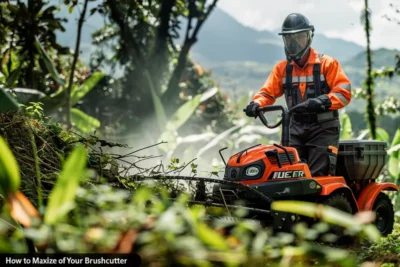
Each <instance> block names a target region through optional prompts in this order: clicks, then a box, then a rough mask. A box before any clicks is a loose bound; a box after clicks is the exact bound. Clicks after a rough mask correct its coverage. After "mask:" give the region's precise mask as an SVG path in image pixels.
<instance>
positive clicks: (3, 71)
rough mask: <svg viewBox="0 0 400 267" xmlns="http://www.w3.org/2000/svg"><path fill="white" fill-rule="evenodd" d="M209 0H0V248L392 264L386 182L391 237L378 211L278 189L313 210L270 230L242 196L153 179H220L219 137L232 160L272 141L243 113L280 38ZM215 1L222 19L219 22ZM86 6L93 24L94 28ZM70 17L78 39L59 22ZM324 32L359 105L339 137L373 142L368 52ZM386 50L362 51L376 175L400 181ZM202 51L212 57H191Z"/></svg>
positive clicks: (155, 260)
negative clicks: (236, 199)
mask: <svg viewBox="0 0 400 267" xmlns="http://www.w3.org/2000/svg"><path fill="white" fill-rule="evenodd" d="M217 2H218V1H217V0H214V1H205V0H190V1H184V0H174V1H162V0H156V1H128V0H121V1H101V2H99V1H97V0H94V1H92V0H85V1H68V0H67V1H61V2H59V3H55V2H54V1H42V0H35V1H33V0H28V1H22V0H17V1H8V2H7V1H6V2H5V1H3V2H1V3H0V11H1V14H2V16H0V60H1V63H2V65H1V68H0V209H1V214H0V252H2V253H3V252H4V253H10V252H16V253H26V252H34V253H92V252H101V253H131V252H135V253H138V254H139V255H140V256H141V258H142V260H143V265H142V266H154V264H156V265H157V264H158V265H160V266H176V265H178V264H180V265H191V266H192V265H196V266H213V265H216V264H220V265H224V266H225V265H226V266H243V265H244V266H259V265H266V266H359V265H361V264H365V263H366V262H368V261H374V262H377V263H378V264H386V265H384V266H390V264H393V265H396V264H398V263H399V257H398V253H399V251H398V247H399V245H400V244H399V243H398V240H399V238H400V236H399V233H400V232H399V231H400V228H399V215H400V214H399V212H398V210H400V197H399V194H398V193H396V192H390V193H389V194H388V195H389V196H390V199H391V201H392V203H393V204H394V207H395V209H396V211H397V213H396V225H395V231H394V232H393V234H391V235H389V236H388V237H381V236H380V234H379V232H377V229H376V227H375V226H374V225H373V224H372V223H373V222H374V214H373V213H372V212H362V213H358V214H355V215H354V216H351V215H349V214H345V213H343V212H340V211H338V210H336V209H334V208H330V207H325V206H322V205H319V204H314V203H304V202H297V201H288V202H287V201H275V202H273V205H272V208H273V209H274V210H275V211H277V212H278V211H287V212H290V213H293V214H296V216H302V218H303V217H304V218H308V220H306V222H311V221H312V222H313V223H310V225H309V224H306V223H300V224H298V225H296V226H295V228H294V230H293V232H292V233H276V232H274V231H273V230H272V229H270V228H269V227H264V226H263V225H261V224H260V223H257V222H255V221H252V220H244V219H242V217H244V216H245V215H246V212H245V211H244V210H242V209H237V210H232V211H231V212H232V213H233V214H234V215H235V216H237V217H238V218H239V219H238V220H236V221H234V220H230V221H226V220H220V219H215V218H214V219H212V217H211V218H210V217H209V216H208V215H210V214H211V215H213V214H217V215H222V216H225V215H229V212H227V211H226V210H225V209H211V208H204V207H199V206H196V205H191V204H189V200H190V199H191V198H193V197H194V194H193V190H197V189H198V188H199V186H200V185H201V183H199V182H197V183H192V182H184V183H176V182H171V181H170V180H166V179H163V178H165V175H183V174H187V175H188V176H194V177H195V176H201V177H203V176H205V177H212V178H221V176H222V175H223V170H224V167H225V166H224V165H223V164H222V163H223V162H222V161H221V159H220V157H219V155H218V151H219V150H220V149H222V148H224V147H227V149H226V150H224V151H223V152H222V153H223V154H224V156H225V158H226V156H227V155H233V154H234V153H236V152H238V151H240V150H242V149H244V148H246V147H249V146H251V145H254V144H258V143H263V144H272V143H279V139H280V134H281V130H280V129H272V130H271V129H268V128H266V127H264V126H262V125H261V122H260V121H258V120H254V119H252V118H248V117H246V116H245V115H244V114H243V111H242V110H243V108H244V107H245V106H246V104H247V103H248V102H249V101H250V98H251V97H252V95H253V93H254V92H255V91H256V90H258V88H259V87H260V86H261V85H262V84H263V83H264V81H265V79H266V78H267V76H268V73H269V72H270V70H271V68H272V67H273V66H274V64H275V62H276V60H278V59H281V58H282V57H281V55H283V51H282V48H281V47H280V46H279V45H278V41H277V39H276V38H275V37H274V36H275V35H273V34H272V33H269V32H258V31H254V30H252V29H249V28H246V27H243V26H242V25H240V24H238V23H237V22H235V21H232V20H229V17H228V18H227V17H226V14H224V13H221V11H220V10H218V9H216V8H215V6H216V3H217ZM76 14H78V16H75V15H76ZM213 14H214V15H215V16H220V17H222V18H223V17H224V16H225V19H227V20H225V21H222V22H221V23H220V24H219V25H218V26H219V27H216V26H215V23H216V22H215V19H216V18H217V17H215V16H213ZM26 18H29V19H28V20H27V19H26ZM74 18H76V19H77V24H76V25H75V24H74V21H75V20H74ZM92 18H95V19H96V21H97V22H98V23H96V25H95V26H96V27H92V32H91V34H92V35H91V38H89V34H88V32H87V29H88V25H89V23H91V22H90V21H91V19H92ZM100 21H101V22H103V23H100ZM71 25H72V26H71ZM71 29H73V35H72V36H69V35H63V32H64V31H68V32H69V33H71ZM234 29H236V30H238V32H236V33H234V32H232V31H233V30H234ZM203 30H204V31H203ZM217 30H218V31H222V32H223V34H219V32H217ZM65 36H67V37H68V38H67V37H65ZM210 37H212V38H210ZM62 38H65V39H64V41H65V42H68V44H64V45H65V46H66V47H64V46H63V45H61V44H60V40H62ZM90 39H91V40H92V42H93V43H91V44H90V47H91V48H92V49H91V51H88V50H87V47H88V46H89V44H88V43H87V42H88V40H90ZM203 39H206V40H204V41H206V42H202V40H203ZM238 39H240V40H238ZM254 40H256V41H254ZM236 41H237V42H236ZM210 42H211V44H212V45H209V44H210ZM329 42H331V43H330V45H327V46H326V47H327V49H328V50H326V51H328V52H329V51H331V49H333V48H334V47H336V48H337V47H342V48H343V50H345V51H346V52H345V53H340V54H341V55H339V53H338V54H337V55H339V56H342V57H341V58H340V61H341V62H343V66H344V68H345V70H346V73H347V74H348V75H349V77H350V78H351V79H352V81H353V84H354V87H355V89H354V92H355V94H354V100H353V101H354V102H352V104H351V105H350V106H349V108H348V109H347V110H346V111H342V113H341V122H342V129H341V139H356V138H357V139H370V138H371V131H370V130H369V125H368V122H367V120H365V118H364V117H363V116H364V114H363V110H364V105H365V96H366V93H365V91H364V89H363V88H362V87H363V81H364V80H365V70H364V68H365V63H364V62H365V54H364V52H362V53H360V51H362V49H361V48H360V47H359V46H357V45H355V44H352V43H350V42H345V41H342V40H339V39H335V40H332V39H329V38H326V37H323V36H319V38H317V39H316V43H315V44H316V46H317V47H318V46H321V47H322V46H325V44H328V43H329ZM177 43H179V44H180V46H176V44H177ZM227 44H229V46H228V45H227ZM67 46H68V47H67ZM209 47H212V49H211V50H207V49H205V48H209ZM246 47H249V48H251V49H246ZM81 48H82V49H81ZM71 49H72V51H71ZM221 49H223V50H221ZM81 50H83V51H84V52H83V53H82V52H81ZM221 51H222V52H221ZM266 51H268V52H266ZM332 51H333V50H332ZM90 52H92V53H90ZM192 52H193V53H192ZM205 52H209V54H205ZM263 52H266V55H265V57H260V55H261V54H262V53H263ZM321 52H324V53H327V52H325V51H321ZM333 53H335V52H333ZM394 53H396V51H390V50H385V49H381V50H377V51H374V52H373V53H372V69H371V79H373V82H374V84H375V88H374V89H375V90H374V93H373V94H370V96H371V98H373V100H374V101H376V102H375V103H376V104H377V105H376V109H375V111H376V112H377V123H376V139H377V140H382V141H385V142H386V143H387V146H388V150H387V153H388V154H387V162H388V164H387V165H386V166H385V168H384V170H383V172H382V174H381V176H380V177H377V178H378V181H390V182H393V183H397V184H398V183H399V179H400V154H399V151H400V129H399V116H398V111H399V102H398V99H399V98H400V93H399V92H398V90H395V89H396V88H397V87H398V84H399V77H398V75H397V74H398V73H397V71H395V70H394V68H393V67H394V66H395V64H394V63H395V62H393V64H391V63H390V62H391V61H390V60H391V59H394ZM328 54H329V53H328ZM232 55H234V56H232ZM332 55H333V54H332ZM197 56H201V57H203V58H204V59H206V60H209V63H210V66H212V68H211V69H206V68H203V66H202V65H200V64H198V63H196V62H195V61H194V59H195V58H196V57H197ZM333 56H335V55H333ZM354 56H355V57H354ZM389 63H390V64H389ZM204 65H206V64H204ZM381 67H382V68H381ZM358 87H359V88H358ZM250 90H251V91H252V93H249V91H250ZM278 103H283V99H280V100H279V101H278ZM359 104H360V105H359ZM269 116H270V117H268V120H269V121H274V120H277V119H278V118H277V116H275V114H271V115H269ZM204 166H206V167H204ZM140 178H146V179H140ZM156 178H161V179H156ZM199 184H200V185H199ZM193 185H195V186H193ZM198 191H200V190H198ZM195 192H196V191H195ZM171 198H175V201H173V200H172V199H171ZM296 218H297V217H296ZM312 219H313V220H312ZM332 225H334V226H336V227H338V226H339V227H341V228H340V229H343V231H344V232H343V233H344V236H342V237H344V238H347V240H350V241H351V244H349V246H348V247H346V246H337V245H334V244H333V243H334V242H336V241H338V239H337V238H338V237H337V236H335V235H334V234H333V233H332V231H331V227H332ZM339 240H340V239H339Z"/></svg>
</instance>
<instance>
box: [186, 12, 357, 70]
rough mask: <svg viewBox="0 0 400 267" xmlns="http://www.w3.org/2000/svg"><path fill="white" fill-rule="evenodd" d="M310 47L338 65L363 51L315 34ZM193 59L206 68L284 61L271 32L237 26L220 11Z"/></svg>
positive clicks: (208, 24)
mask: <svg viewBox="0 0 400 267" xmlns="http://www.w3.org/2000/svg"><path fill="white" fill-rule="evenodd" d="M313 46H314V47H315V48H316V49H317V50H318V51H319V52H320V53H324V54H329V55H331V56H333V57H335V58H337V59H338V60H340V61H343V60H348V59H350V58H352V57H354V56H355V55H356V54H358V53H359V52H361V51H362V50H363V48H362V47H361V46H360V45H357V44H355V43H352V42H348V41H345V40H342V39H334V38H328V37H326V36H324V35H322V33H319V32H316V34H315V37H314V39H313ZM192 53H193V58H194V59H196V60H198V61H199V62H200V63H203V64H204V65H206V67H213V66H214V65H216V64H219V63H221V62H239V61H254V62H259V63H266V64H274V63H276V62H277V61H279V60H282V59H283V58H284V56H285V55H284V50H283V45H282V39H281V37H280V36H279V35H278V34H277V33H275V32H270V31H257V30H255V29H252V28H249V27H246V26H244V25H242V24H240V23H239V22H238V21H237V20H235V19H234V18H233V17H231V16H230V15H229V14H227V13H226V12H224V11H223V10H221V9H218V8H217V9H216V10H214V12H213V13H212V14H211V15H210V17H209V18H208V19H207V21H206V23H205V24H204V26H203V28H202V29H201V30H200V33H199V41H198V42H197V43H196V44H195V45H194V46H193V50H192Z"/></svg>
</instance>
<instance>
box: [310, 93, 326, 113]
mask: <svg viewBox="0 0 400 267" xmlns="http://www.w3.org/2000/svg"><path fill="white" fill-rule="evenodd" d="M305 104H306V106H307V110H308V111H311V112H322V111H324V110H327V109H328V108H329V107H330V106H331V105H332V102H331V100H330V99H329V97H328V96H327V95H320V96H318V97H316V98H310V99H307V101H306V102H305Z"/></svg>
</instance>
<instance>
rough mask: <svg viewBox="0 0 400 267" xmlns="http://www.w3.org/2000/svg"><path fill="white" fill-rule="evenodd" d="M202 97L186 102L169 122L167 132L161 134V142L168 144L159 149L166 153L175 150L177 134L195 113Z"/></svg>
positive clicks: (198, 96)
mask: <svg viewBox="0 0 400 267" xmlns="http://www.w3.org/2000/svg"><path fill="white" fill-rule="evenodd" d="M201 98H202V95H201V94H199V95H196V96H195V97H194V98H193V99H191V100H189V101H187V102H185V103H184V104H183V105H182V106H181V107H180V108H179V109H178V110H177V111H176V112H175V113H174V115H173V116H172V118H171V120H169V121H168V123H167V125H166V127H165V131H164V132H163V133H162V134H161V136H160V138H159V140H162V141H166V142H168V143H167V144H163V145H160V146H159V148H160V149H162V150H164V151H169V150H170V149H173V147H175V145H176V138H175V132H176V131H177V130H178V129H179V128H180V127H181V126H182V125H183V124H184V123H185V122H186V121H187V120H188V119H189V118H190V117H191V116H192V114H193V113H194V111H195V110H196V109H197V107H198V106H199V104H200V103H201Z"/></svg>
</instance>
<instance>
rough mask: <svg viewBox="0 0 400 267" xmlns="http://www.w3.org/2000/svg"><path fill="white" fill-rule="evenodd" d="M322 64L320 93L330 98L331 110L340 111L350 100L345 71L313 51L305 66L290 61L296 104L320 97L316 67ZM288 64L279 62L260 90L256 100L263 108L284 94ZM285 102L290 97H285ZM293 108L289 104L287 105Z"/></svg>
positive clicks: (337, 63)
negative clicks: (316, 88)
mask: <svg viewBox="0 0 400 267" xmlns="http://www.w3.org/2000/svg"><path fill="white" fill-rule="evenodd" d="M318 63H319V64H320V78H319V80H320V85H321V94H326V95H328V97H329V99H330V100H331V102H332V106H331V107H330V108H329V109H330V110H337V109H340V108H343V107H345V106H346V105H348V104H349V103H350V100H351V83H350V80H349V79H348V78H347V76H346V74H345V73H344V72H343V70H342V68H341V66H340V64H339V62H338V61H337V60H336V59H334V58H332V57H330V56H327V55H322V56H319V55H318V53H317V52H316V51H315V50H314V49H313V48H310V55H309V58H308V60H307V62H306V64H305V65H304V66H303V68H301V67H299V66H298V65H297V64H294V63H293V62H291V63H290V64H291V65H293V67H292V68H293V70H292V88H293V90H294V93H295V94H296V95H295V97H294V99H296V100H295V103H293V104H300V103H302V102H304V101H305V100H307V99H308V98H312V97H317V96H318V95H316V94H315V92H314V77H315V75H314V76H313V70H314V64H318ZM286 65H287V60H283V61H281V62H279V63H278V64H277V65H276V66H275V67H274V69H273V70H272V72H271V74H270V75H269V77H268V79H267V81H266V82H265V83H264V85H263V87H262V88H261V89H260V91H259V92H258V93H257V94H256V95H255V96H254V97H253V101H254V102H257V103H258V104H259V105H260V106H261V107H263V106H268V105H272V104H273V103H274V102H275V100H276V99H277V98H278V97H280V96H282V95H283V94H284V93H285V89H284V85H285V83H286ZM286 101H287V102H288V98H287V96H286ZM288 106H289V108H290V105H289V103H288Z"/></svg>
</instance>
